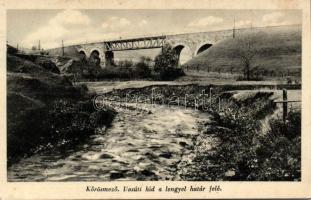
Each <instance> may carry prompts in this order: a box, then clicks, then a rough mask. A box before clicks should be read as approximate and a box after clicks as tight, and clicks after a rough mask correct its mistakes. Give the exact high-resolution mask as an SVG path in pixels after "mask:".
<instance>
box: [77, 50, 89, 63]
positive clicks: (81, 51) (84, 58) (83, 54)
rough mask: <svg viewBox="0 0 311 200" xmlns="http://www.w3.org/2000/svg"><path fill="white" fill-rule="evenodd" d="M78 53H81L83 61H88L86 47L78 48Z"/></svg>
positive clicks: (80, 57) (80, 56)
mask: <svg viewBox="0 0 311 200" xmlns="http://www.w3.org/2000/svg"><path fill="white" fill-rule="evenodd" d="M78 53H79V59H80V60H81V61H82V62H86V61H87V55H86V52H85V50H84V49H79V50H78Z"/></svg>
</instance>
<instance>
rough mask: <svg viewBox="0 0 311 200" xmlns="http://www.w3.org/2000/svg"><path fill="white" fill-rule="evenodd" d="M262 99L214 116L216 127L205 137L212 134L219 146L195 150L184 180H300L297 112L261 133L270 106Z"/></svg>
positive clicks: (299, 128)
mask: <svg viewBox="0 0 311 200" xmlns="http://www.w3.org/2000/svg"><path fill="white" fill-rule="evenodd" d="M253 100H254V99H253ZM263 100H264V99H261V98H257V99H256V100H254V101H253V102H252V103H250V102H248V103H247V102H245V103H244V104H241V105H239V106H236V107H234V105H230V107H231V108H230V109H229V108H227V109H225V110H224V111H223V112H222V113H221V115H219V116H218V118H217V117H216V119H217V120H216V121H217V122H216V125H214V126H209V127H208V129H207V132H206V134H213V135H214V136H215V137H216V138H218V139H219V144H217V145H216V146H215V147H214V148H212V149H209V150H206V151H197V154H196V157H195V158H194V161H193V162H194V163H193V166H192V167H191V169H190V170H189V171H188V172H187V173H185V174H184V179H187V180H245V181H246V180H257V181H259V180H264V181H267V180H269V181H281V180H300V162H301V160H300V144H301V143H300V132H301V126H300V122H301V119H300V115H301V113H300V111H299V112H291V113H289V116H288V120H287V121H286V122H285V123H284V122H283V121H282V120H281V119H273V120H271V121H270V127H271V129H270V130H269V131H268V133H266V134H263V133H261V132H260V128H261V124H260V119H262V118H263V117H264V116H266V115H267V113H266V112H267V111H269V110H270V111H273V107H272V104H270V103H269V102H268V101H263ZM263 102H265V103H263ZM232 106H233V107H232ZM263 112H265V114H264V113H263ZM201 145H202V144H201ZM198 148H203V149H204V146H203V147H202V146H201V147H198ZM210 166H217V167H215V168H210ZM207 168H208V170H207Z"/></svg>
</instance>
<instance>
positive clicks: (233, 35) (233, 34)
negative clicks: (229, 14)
mask: <svg viewBox="0 0 311 200" xmlns="http://www.w3.org/2000/svg"><path fill="white" fill-rule="evenodd" d="M232 37H233V38H235V17H234V19H233V32H232Z"/></svg>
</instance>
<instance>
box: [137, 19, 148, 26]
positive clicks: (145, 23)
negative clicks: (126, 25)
mask: <svg viewBox="0 0 311 200" xmlns="http://www.w3.org/2000/svg"><path fill="white" fill-rule="evenodd" d="M147 24H148V22H147V20H145V19H143V20H141V21H140V22H139V23H138V26H145V25H147Z"/></svg>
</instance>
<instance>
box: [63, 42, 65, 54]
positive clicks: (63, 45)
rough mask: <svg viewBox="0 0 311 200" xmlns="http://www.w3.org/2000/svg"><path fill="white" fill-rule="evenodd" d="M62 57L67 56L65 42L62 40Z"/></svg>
mask: <svg viewBox="0 0 311 200" xmlns="http://www.w3.org/2000/svg"><path fill="white" fill-rule="evenodd" d="M62 55H63V56H64V55H65V48H64V41H63V40H62Z"/></svg>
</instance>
